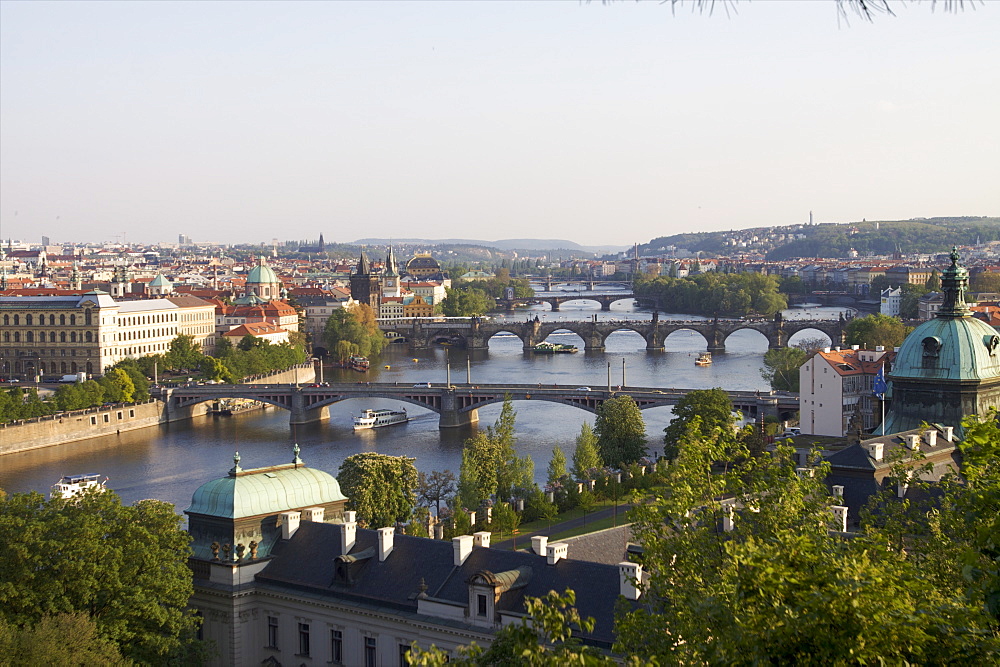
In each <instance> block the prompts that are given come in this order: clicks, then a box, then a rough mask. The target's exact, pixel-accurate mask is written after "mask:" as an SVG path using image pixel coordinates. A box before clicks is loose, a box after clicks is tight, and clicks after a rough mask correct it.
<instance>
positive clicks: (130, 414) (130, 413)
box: [128, 410, 135, 418]
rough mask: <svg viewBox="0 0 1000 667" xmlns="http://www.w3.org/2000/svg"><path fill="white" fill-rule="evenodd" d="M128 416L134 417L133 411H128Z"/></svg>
mask: <svg viewBox="0 0 1000 667" xmlns="http://www.w3.org/2000/svg"><path fill="white" fill-rule="evenodd" d="M128 416H129V418H132V417H135V410H129V411H128Z"/></svg>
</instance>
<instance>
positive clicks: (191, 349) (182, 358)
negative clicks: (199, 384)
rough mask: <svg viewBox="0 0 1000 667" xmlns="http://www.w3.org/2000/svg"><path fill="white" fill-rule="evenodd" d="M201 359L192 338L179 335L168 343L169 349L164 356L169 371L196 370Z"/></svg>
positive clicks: (199, 351) (198, 349) (200, 354)
mask: <svg viewBox="0 0 1000 667" xmlns="http://www.w3.org/2000/svg"><path fill="white" fill-rule="evenodd" d="M201 357H202V353H201V349H200V348H199V347H198V346H197V345H195V343H194V336H189V335H187V334H179V335H178V336H177V337H175V338H174V339H173V340H172V341H170V349H169V350H168V351H167V354H166V355H164V362H165V363H166V365H167V368H169V369H172V370H176V371H181V370H185V371H186V370H192V369H195V368H198V364H199V363H200V362H201ZM164 370H166V369H164Z"/></svg>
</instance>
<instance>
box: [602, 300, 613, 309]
mask: <svg viewBox="0 0 1000 667" xmlns="http://www.w3.org/2000/svg"><path fill="white" fill-rule="evenodd" d="M601 310H603V311H605V312H610V311H611V302H610V301H608V300H606V299H605V300H602V301H601Z"/></svg>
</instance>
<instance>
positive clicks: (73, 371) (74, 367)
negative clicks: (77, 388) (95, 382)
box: [70, 361, 77, 373]
mask: <svg viewBox="0 0 1000 667" xmlns="http://www.w3.org/2000/svg"><path fill="white" fill-rule="evenodd" d="M76 372H77V370H76V362H75V361H74V362H73V363H72V364H70V373H76Z"/></svg>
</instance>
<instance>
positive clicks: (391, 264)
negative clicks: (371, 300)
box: [382, 246, 403, 297]
mask: <svg viewBox="0 0 1000 667" xmlns="http://www.w3.org/2000/svg"><path fill="white" fill-rule="evenodd" d="M402 293H403V292H402V289H401V287H400V284H399V268H398V266H397V264H396V253H394V252H393V250H392V246H389V254H387V255H386V256H385V271H384V272H383V273H382V296H383V297H398V296H400V295H401V294H402Z"/></svg>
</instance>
